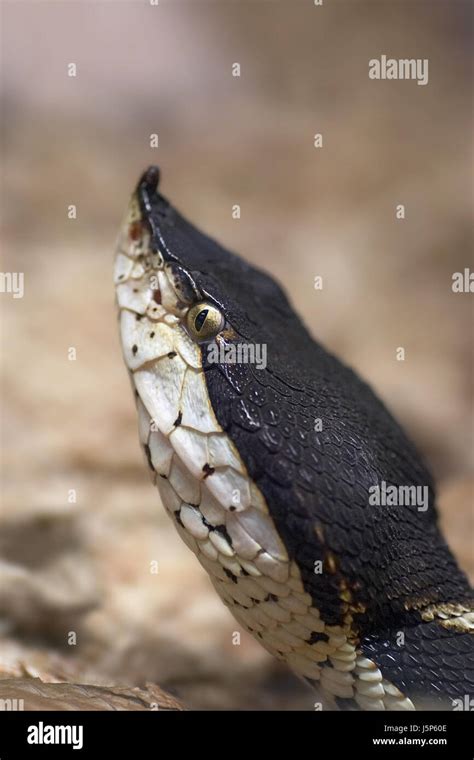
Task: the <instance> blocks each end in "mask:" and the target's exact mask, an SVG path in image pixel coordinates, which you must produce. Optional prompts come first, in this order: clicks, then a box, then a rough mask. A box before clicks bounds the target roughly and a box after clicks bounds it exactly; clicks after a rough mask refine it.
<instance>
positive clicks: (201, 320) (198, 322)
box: [194, 309, 209, 332]
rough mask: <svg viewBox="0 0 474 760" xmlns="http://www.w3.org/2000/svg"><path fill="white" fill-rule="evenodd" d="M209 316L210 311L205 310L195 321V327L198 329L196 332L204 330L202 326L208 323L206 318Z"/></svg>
mask: <svg viewBox="0 0 474 760" xmlns="http://www.w3.org/2000/svg"><path fill="white" fill-rule="evenodd" d="M208 314H209V309H203V310H202V311H200V312H199V314H198V315H197V317H196V319H195V320H194V327H195V328H196V331H197V332H199V331H200V330H201V329H202V326H203V324H204V322H205V321H206V317H207V315H208Z"/></svg>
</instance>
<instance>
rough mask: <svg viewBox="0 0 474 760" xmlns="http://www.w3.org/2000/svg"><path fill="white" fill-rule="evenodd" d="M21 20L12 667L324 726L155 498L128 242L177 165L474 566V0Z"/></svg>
mask: <svg viewBox="0 0 474 760" xmlns="http://www.w3.org/2000/svg"><path fill="white" fill-rule="evenodd" d="M1 12H2V21H3V32H2V36H3V39H2V48H3V59H2V84H3V93H4V94H3V120H2V124H3V142H2V157H3V185H2V206H3V210H4V211H3V225H4V236H3V240H4V245H3V260H2V271H8V272H10V271H14V272H24V276H25V295H24V298H23V299H13V298H12V296H11V294H8V293H3V294H0V306H1V310H2V349H1V350H2V358H1V369H2V393H3V409H2V461H1V465H2V473H1V475H2V483H1V491H0V497H1V499H0V557H1V559H0V612H1V618H0V619H1V629H0V634H1V636H2V638H1V639H0V665H1V668H2V669H3V671H4V673H5V674H10V675H12V674H14V675H15V674H21V672H22V671H24V670H25V669H26V671H27V672H29V673H35V672H39V673H41V674H42V675H43V677H44V678H49V679H53V680H54V679H65V680H73V681H75V682H78V681H83V682H88V683H98V684H100V683H109V684H110V683H118V684H125V685H141V684H143V683H144V682H145V681H153V682H156V683H159V684H160V685H161V686H163V687H164V688H167V689H169V690H171V691H172V692H173V693H176V694H178V695H179V696H180V697H181V698H183V699H184V700H185V702H186V703H187V704H188V705H189V706H191V707H199V708H222V707H228V708H258V709H266V708H273V707H279V708H288V709H291V708H295V707H302V708H305V709H312V707H313V701H314V696H313V694H312V693H311V692H308V691H307V690H306V688H305V687H304V686H303V685H300V684H299V682H298V681H297V680H296V679H294V678H293V677H292V676H291V675H290V674H289V673H288V672H287V671H286V670H285V669H283V668H281V667H280V666H279V665H277V664H276V663H274V662H273V661H272V660H271V658H270V656H269V655H267V654H266V653H265V652H264V651H263V650H261V649H260V647H259V646H258V645H257V644H256V643H254V642H253V640H252V639H251V638H250V637H249V636H248V635H247V634H245V633H243V632H242V643H241V646H233V645H232V633H233V631H235V630H239V626H238V625H237V624H236V623H235V622H234V621H233V619H232V618H231V617H230V614H229V613H228V612H227V610H226V609H225V608H224V607H223V606H222V604H221V602H220V600H219V599H218V598H217V596H216V595H215V593H214V591H213V590H212V588H211V585H210V583H209V582H208V581H207V577H206V575H205V573H204V571H203V570H202V569H201V568H200V566H199V564H198V563H197V560H195V559H194V557H193V555H192V554H191V553H190V552H189V551H188V549H187V548H186V547H185V546H184V544H182V543H181V542H180V539H179V537H178V536H177V534H176V533H175V531H174V528H173V526H172V525H171V523H170V522H169V521H168V518H167V517H166V515H165V514H164V510H163V508H162V507H161V505H160V503H159V498H158V495H157V493H156V492H155V490H154V489H153V488H152V486H151V484H150V482H149V479H148V476H147V470H146V467H145V465H144V463H143V461H142V458H141V454H140V450H139V446H138V437H137V433H136V420H135V409H134V404H133V401H132V394H131V392H130V388H129V383H128V379H127V376H126V372H125V369H124V367H123V366H122V359H121V356H120V350H119V343H118V336H117V329H116V318H115V310H114V300H113V299H114V291H113V286H112V278H111V271H112V256H113V248H114V241H115V235H116V232H117V228H118V225H119V222H120V219H121V216H122V214H123V212H124V209H125V205H126V203H127V200H128V196H129V194H130V192H131V190H132V188H133V185H134V183H135V181H136V179H137V177H138V175H139V173H140V172H141V171H142V170H143V169H144V168H145V167H146V166H147V165H148V164H150V163H157V164H159V165H160V167H161V169H162V184H161V187H162V190H163V192H164V193H165V194H166V195H167V196H168V197H170V199H172V201H173V202H174V203H175V204H176V205H177V206H178V207H179V208H180V209H181V210H182V211H183V212H184V213H185V214H186V215H188V216H189V217H190V218H191V220H193V221H194V222H195V223H197V224H198V225H199V226H201V227H202V228H203V229H204V230H206V231H207V232H208V233H210V234H211V235H213V236H215V237H217V238H218V239H219V240H220V241H221V242H223V243H224V244H226V245H227V246H228V247H230V248H233V249H235V250H236V251H238V252H240V253H242V254H243V255H245V256H246V257H247V258H248V259H250V260H251V261H252V262H254V263H256V264H258V265H260V266H262V267H265V268H267V269H268V270H270V271H271V272H272V273H273V274H274V275H275V276H276V277H277V278H278V279H279V280H280V281H281V282H282V283H284V284H285V286H286V288H287V289H288V291H289V293H290V295H291V297H292V299H293V301H294V303H295V305H296V306H297V308H298V310H299V312H300V313H301V314H302V316H303V317H304V319H305V320H306V322H307V324H308V325H309V326H310V328H311V329H312V331H313V334H314V335H315V336H316V337H317V338H318V339H320V340H321V341H322V342H324V343H325V344H326V345H327V346H328V347H329V348H330V349H331V350H333V351H334V352H336V353H337V354H338V355H339V356H341V357H342V358H343V359H344V360H346V361H347V362H348V363H350V364H352V365H353V366H354V367H355V368H356V369H357V370H358V371H360V373H361V374H362V375H363V376H364V377H365V378H366V379H368V380H369V381H370V382H371V383H372V385H373V386H374V387H375V388H376V389H377V391H378V392H379V394H380V395H381V396H382V398H383V399H384V400H385V401H386V402H387V403H388V405H389V406H390V408H391V409H392V410H393V411H394V413H395V414H396V415H397V416H398V418H399V419H400V420H401V421H402V423H403V424H404V425H405V426H406V428H407V429H408V431H409V433H410V434H411V435H412V437H413V438H414V439H415V441H416V442H417V444H418V446H419V448H420V449H421V450H422V452H423V453H424V455H425V456H426V458H427V459H428V461H429V463H430V465H431V467H432V469H433V471H434V473H435V476H436V479H437V482H438V486H439V501H440V508H441V510H442V515H443V523H444V526H445V531H446V533H447V535H448V537H449V539H450V541H451V543H452V545H453V547H454V549H455V551H456V554H457V556H458V557H459V559H460V561H461V563H462V564H463V566H464V568H465V569H466V570H468V571H470V573H471V574H473V573H474V561H473V554H472V535H473V529H472V494H473V491H472V483H473V477H472V432H473V418H472V371H473V366H472V316H473V315H472V295H471V296H469V295H468V294H454V293H453V292H452V290H451V277H452V274H453V272H456V271H462V270H463V269H464V267H469V266H470V267H471V269H472V267H473V261H472V257H471V250H472V248H471V245H472V235H471V227H470V219H469V216H470V212H471V208H470V207H471V189H470V172H471V167H470V164H471V155H472V132H471V130H472V115H471V114H472V110H471V109H472V96H471V87H472V80H471V70H470V44H471V40H470V24H471V20H472V19H471V16H472V5H471V4H470V3H469V2H459V1H456V0H454V1H453V0H431V2H418V1H417V0H411V2H407V1H405V0H392V1H388V0H387V1H386V2H384V1H382V2H376V1H375V0H374V1H373V2H366V1H365V0H347V1H346V2H344V1H342V0H324V4H323V6H322V7H315V6H314V5H313V2H312V0H303V1H301V2H299V1H298V0H296V1H291V2H290V0H287V1H286V2H271V1H268V2H263V1H262V2H258V1H254V2H203V1H201V0H194V1H193V2H166V0H160V3H159V5H158V6H151V5H149V4H148V2H146V0H144V2H120V1H117V2H115V1H114V2H81V3H79V2H65V1H63V2H17V3H15V2H3V4H2V8H1ZM381 54H386V55H387V56H389V57H395V58H410V57H414V58H428V59H429V84H428V85H427V86H424V87H423V86H418V85H417V84H416V82H414V81H385V82H383V81H371V80H370V79H369V78H368V60H369V59H370V58H374V57H379V56H380V55H381ZM71 62H72V63H75V64H76V66H77V76H76V77H75V78H71V77H68V76H67V65H68V64H69V63H71ZM234 62H239V63H240V65H241V77H240V78H233V77H232V75H231V66H232V64H233V63H234ZM317 132H319V133H322V135H323V148H322V149H315V148H314V147H313V136H314V134H315V133H317ZM152 133H158V135H159V147H158V148H157V149H151V148H150V147H149V139H150V134H152ZM236 203H238V204H240V205H241V209H242V216H241V219H240V220H239V221H236V220H233V219H232V216H231V207H232V205H233V204H236ZM400 203H403V204H405V206H406V219H405V220H404V221H400V220H397V219H396V218H395V207H396V205H397V204H400ZM70 204H75V205H76V206H77V214H78V217H77V219H76V220H69V219H68V217H67V207H68V206H69V205H70ZM316 275H322V277H323V281H324V287H323V290H322V291H316V290H314V288H313V281H314V277H315V276H316ZM398 346H403V347H404V348H405V351H406V360H405V362H397V361H396V360H395V350H396V348H397V347H398ZM69 347H75V349H76V351H77V360H76V361H69V360H68V349H69ZM70 489H76V491H77V503H75V504H74V503H68V492H69V490H70ZM153 560H156V561H157V562H158V566H159V572H158V574H156V575H154V574H151V573H150V562H151V561H153ZM69 632H75V633H76V636H77V639H76V644H75V645H73V644H72V645H71V639H69V643H68V633H69Z"/></svg>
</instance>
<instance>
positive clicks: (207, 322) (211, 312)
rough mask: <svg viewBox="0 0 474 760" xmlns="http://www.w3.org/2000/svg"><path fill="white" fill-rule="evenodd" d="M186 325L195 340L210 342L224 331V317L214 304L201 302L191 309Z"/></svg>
mask: <svg viewBox="0 0 474 760" xmlns="http://www.w3.org/2000/svg"><path fill="white" fill-rule="evenodd" d="M186 324H187V328H188V331H189V334H190V335H191V337H192V338H193V339H194V340H196V341H203V340H210V339H211V338H213V337H214V336H215V335H217V333H218V332H220V331H221V330H222V328H223V326H224V317H223V316H222V314H221V312H220V311H219V309H216V307H215V306H213V305H212V304H210V303H205V302H201V303H197V304H195V305H194V306H192V307H191V309H189V311H188V314H187V317H186Z"/></svg>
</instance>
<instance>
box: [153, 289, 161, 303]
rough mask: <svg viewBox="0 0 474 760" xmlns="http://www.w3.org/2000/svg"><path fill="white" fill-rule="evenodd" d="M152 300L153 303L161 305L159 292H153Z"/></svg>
mask: <svg viewBox="0 0 474 760" xmlns="http://www.w3.org/2000/svg"><path fill="white" fill-rule="evenodd" d="M153 300H154V301H155V303H161V290H154V291H153Z"/></svg>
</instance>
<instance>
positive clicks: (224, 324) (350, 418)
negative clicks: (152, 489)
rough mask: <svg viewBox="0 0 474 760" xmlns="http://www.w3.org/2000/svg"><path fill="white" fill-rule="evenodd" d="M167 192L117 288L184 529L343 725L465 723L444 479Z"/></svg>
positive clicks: (473, 626) (135, 232)
mask: <svg viewBox="0 0 474 760" xmlns="http://www.w3.org/2000/svg"><path fill="white" fill-rule="evenodd" d="M159 183H160V171H159V169H158V167H155V166H151V167H149V168H148V169H147V170H146V171H145V172H144V173H143V174H142V175H141V177H140V179H139V181H138V183H137V185H136V187H135V190H134V191H133V193H132V196H131V199H130V201H129V204H128V206H127V209H126V213H125V217H124V220H123V222H122V224H121V226H120V231H119V235H118V242H117V245H116V254H115V264H114V281H115V295H116V302H117V305H118V315H119V331H120V341H121V348H122V353H123V357H124V361H125V364H126V367H127V370H128V373H129V375H130V378H131V383H132V389H133V392H134V397H135V402H136V407H137V415H138V431H139V438H140V442H141V446H142V448H143V451H144V454H145V458H146V461H147V463H148V466H149V469H150V471H151V476H152V480H153V482H154V483H155V484H156V486H157V487H158V490H159V494H160V497H161V501H162V503H163V505H164V508H165V510H166V512H167V513H168V515H169V516H170V518H171V519H172V521H173V523H174V525H175V527H176V530H177V532H178V533H179V535H180V536H181V538H182V539H183V541H184V542H185V544H186V545H187V546H188V547H189V548H190V549H191V550H192V551H193V552H194V554H195V555H196V557H197V559H198V561H199V562H200V564H201V565H202V567H203V568H204V569H205V570H206V572H207V573H208V576H209V578H210V581H211V583H212V585H213V586H214V588H215V590H216V591H217V593H218V594H219V596H220V598H221V600H222V601H223V603H224V604H225V605H226V607H227V608H228V609H229V610H230V612H231V613H232V615H233V616H234V618H235V619H236V620H237V622H238V624H240V625H241V626H242V628H243V630H245V631H247V632H249V633H250V634H251V635H252V636H253V637H254V638H255V639H256V640H257V641H258V642H259V643H260V644H261V645H262V646H263V647H264V648H265V649H266V650H267V651H268V652H270V654H272V655H273V656H274V657H275V658H277V659H278V660H279V661H281V662H283V663H286V665H287V666H289V668H290V669H291V670H292V671H293V672H294V673H296V674H297V675H298V676H299V677H300V678H302V679H304V680H305V681H306V682H308V683H310V684H311V685H312V686H314V689H315V690H316V692H317V693H318V694H319V695H320V698H321V700H322V704H323V705H324V707H325V709H331V710H332V709H334V710H341V709H342V710H344V709H347V710H415V709H424V708H426V707H431V708H434V709H440V710H449V709H451V710H452V709H458V708H457V707H456V705H457V704H458V703H459V704H460V702H459V701H460V700H461V701H462V700H463V699H465V695H468V696H469V695H470V694H473V693H474V646H473V642H474V637H473V633H474V606H473V593H472V589H471V587H470V585H469V582H468V580H467V578H466V576H465V574H464V573H463V572H462V570H461V569H460V568H459V566H458V564H457V562H456V559H455V558H454V556H453V554H452V553H451V551H450V549H449V547H448V544H447V542H446V541H445V539H444V537H443V535H442V532H441V528H440V525H439V517H438V511H437V506H436V493H435V486H434V483H433V479H432V476H431V474H430V472H429V470H428V469H427V466H426V464H425V463H424V461H423V459H422V458H421V456H420V454H419V453H418V451H417V449H416V448H415V446H414V444H413V443H412V442H411V440H410V439H409V438H408V436H407V435H406V434H405V432H404V430H403V429H402V427H401V426H400V425H399V423H398V422H397V421H396V420H395V419H394V417H393V416H392V415H391V413H390V412H389V411H388V410H387V408H386V407H385V405H384V404H383V403H382V402H381V401H380V400H379V398H378V397H377V395H376V394H375V393H374V392H373V390H372V389H371V388H370V387H369V385H368V384H367V383H366V382H364V381H363V380H362V379H361V378H360V377H359V376H358V375H357V374H356V373H355V372H354V371H353V370H352V369H350V368H349V367H348V366H346V365H345V364H344V363H343V362H341V361H340V360H339V359H338V358H336V357H335V356H334V355H332V354H331V353H330V352H329V351H327V350H326V349H325V348H324V347H323V346H322V345H321V344H320V343H319V342H317V341H316V340H315V339H314V338H313V337H312V336H311V334H310V332H309V330H308V329H307V328H306V326H305V325H304V324H303V322H302V321H301V319H300V318H299V316H298V315H297V313H296V312H295V310H294V309H293V306H292V305H291V303H290V301H289V299H288V297H287V295H286V294H285V292H284V290H283V288H282V287H281V286H280V285H279V284H278V283H277V282H276V281H275V279H273V278H272V277H271V276H270V275H269V274H267V273H265V272H264V271H262V270H260V269H259V268H257V267H254V266H252V265H251V264H250V263H248V262H247V261H246V260H244V259H243V258H241V257H240V256H239V255H237V254H235V253H233V252H231V251H229V250H227V249H226V248H224V247H223V246H222V245H221V244H220V243H218V242H217V241H216V240H214V239H213V238H211V237H209V236H207V235H206V234H204V233H203V232H201V231H200V230H199V229H198V228H197V227H196V226H194V224H192V223H191V222H189V221H187V220H186V219H185V218H184V216H182V215H181V214H180V213H179V211H178V210H176V209H175V208H174V206H173V205H172V204H171V203H170V202H169V201H168V200H167V199H166V198H165V197H164V196H163V195H162V194H161V193H160V191H159ZM288 263H289V262H288ZM420 494H422V495H423V498H421V497H420V498H415V497H414V496H416V495H418V496H419V495H420ZM412 497H413V498H412ZM459 709H462V708H459Z"/></svg>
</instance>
